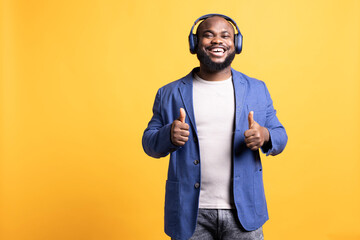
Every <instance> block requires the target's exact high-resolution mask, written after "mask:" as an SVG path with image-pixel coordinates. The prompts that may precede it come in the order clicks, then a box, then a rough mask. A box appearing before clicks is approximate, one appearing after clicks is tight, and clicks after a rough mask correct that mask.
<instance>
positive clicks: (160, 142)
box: [142, 89, 179, 158]
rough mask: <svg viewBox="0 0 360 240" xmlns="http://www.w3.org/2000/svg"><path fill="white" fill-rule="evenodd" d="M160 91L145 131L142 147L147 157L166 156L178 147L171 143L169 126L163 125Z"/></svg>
mask: <svg viewBox="0 0 360 240" xmlns="http://www.w3.org/2000/svg"><path fill="white" fill-rule="evenodd" d="M161 112H162V99H161V89H159V90H158V92H157V94H156V97H155V102H154V106H153V116H152V118H151V120H150V122H149V124H148V127H147V128H146V129H145V131H144V134H143V137H142V145H143V148H144V151H145V153H146V154H147V155H149V156H151V157H154V158H160V157H165V156H167V155H168V154H169V153H170V152H173V151H175V150H177V149H178V148H179V147H178V146H176V145H174V144H173V143H172V142H171V135H170V134H171V124H172V123H167V124H165V123H164V120H163V116H162V113H161Z"/></svg>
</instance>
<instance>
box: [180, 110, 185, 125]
mask: <svg viewBox="0 0 360 240" xmlns="http://www.w3.org/2000/svg"><path fill="white" fill-rule="evenodd" d="M185 117H186V113H185V110H184V109H183V108H180V117H179V121H180V122H182V123H185Z"/></svg>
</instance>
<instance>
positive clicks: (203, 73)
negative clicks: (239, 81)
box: [197, 64, 231, 81]
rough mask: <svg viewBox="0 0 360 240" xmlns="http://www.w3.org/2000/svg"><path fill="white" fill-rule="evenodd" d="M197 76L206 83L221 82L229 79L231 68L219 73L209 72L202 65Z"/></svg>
mask: <svg viewBox="0 0 360 240" xmlns="http://www.w3.org/2000/svg"><path fill="white" fill-rule="evenodd" d="M197 75H198V76H199V77H200V78H202V79H204V80H207V81H223V80H226V79H229V78H230V77H231V66H229V67H227V68H225V69H223V70H220V71H209V70H208V69H206V68H205V67H204V66H202V64H200V70H199V72H197Z"/></svg>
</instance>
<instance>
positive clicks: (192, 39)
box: [189, 33, 197, 54]
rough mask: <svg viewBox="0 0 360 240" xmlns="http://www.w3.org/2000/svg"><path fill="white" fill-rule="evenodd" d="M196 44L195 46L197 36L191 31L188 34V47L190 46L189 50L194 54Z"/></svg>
mask: <svg viewBox="0 0 360 240" xmlns="http://www.w3.org/2000/svg"><path fill="white" fill-rule="evenodd" d="M196 46H197V37H196V35H194V34H193V33H190V34H189V47H190V52H191V53H192V54H195V52H196Z"/></svg>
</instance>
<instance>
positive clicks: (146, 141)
mask: <svg viewBox="0 0 360 240" xmlns="http://www.w3.org/2000/svg"><path fill="white" fill-rule="evenodd" d="M200 21H202V22H201V23H200V24H199V25H198V28H197V31H196V35H195V34H194V33H193V28H194V27H195V25H196V24H197V23H198V22H200ZM235 30H236V32H235ZM189 44H190V52H191V53H194V54H195V53H196V54H197V57H198V59H199V62H200V67H197V68H194V69H193V70H192V71H191V72H190V73H189V74H188V75H187V76H185V77H183V78H181V79H179V80H177V81H174V82H172V83H170V84H168V85H166V86H164V87H162V88H160V89H159V90H158V92H157V95H156V97H155V103H154V107H153V116H152V118H151V120H150V122H149V124H148V127H147V128H146V129H145V132H144V135H143V147H144V150H145V152H146V153H147V154H148V155H149V156H152V157H155V158H160V157H165V156H167V155H168V154H170V162H169V170H168V179H167V181H166V194H165V232H166V234H168V235H169V236H170V237H171V238H172V239H176V240H185V239H192V240H197V239H204V240H211V239H224V240H230V239H231V240H234V239H248V240H259V239H263V238H264V237H263V231H262V225H263V224H264V223H265V222H266V221H267V220H268V212H267V206H266V200H265V194H264V187H263V177H262V172H263V171H262V165H261V160H260V154H259V150H260V149H261V150H262V151H263V152H264V153H265V154H266V155H277V154H279V153H281V152H282V151H283V149H284V148H285V145H286V143H287V135H286V132H285V129H284V127H283V126H282V124H281V123H280V122H279V120H278V118H277V116H276V111H275V110H274V108H273V103H272V100H271V97H270V94H269V92H268V90H267V87H266V85H265V83H264V82H262V81H259V80H257V79H254V78H251V77H248V76H246V75H245V74H243V73H240V72H238V71H236V70H234V69H232V68H231V63H232V61H233V59H234V57H235V54H236V53H237V54H239V53H240V52H241V50H242V35H241V33H240V31H239V29H238V27H237V25H236V23H235V22H234V21H233V20H232V19H231V18H229V17H227V16H224V15H220V14H209V15H205V16H202V17H200V18H199V19H197V20H196V21H195V23H194V26H193V27H192V29H191V31H190V35H189Z"/></svg>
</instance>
